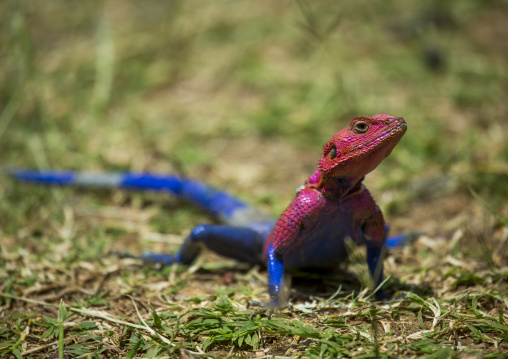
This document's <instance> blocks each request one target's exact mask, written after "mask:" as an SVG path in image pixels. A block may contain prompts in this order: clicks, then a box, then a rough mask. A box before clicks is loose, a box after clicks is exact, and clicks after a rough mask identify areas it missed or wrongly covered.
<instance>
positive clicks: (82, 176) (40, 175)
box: [7, 169, 273, 226]
mask: <svg viewBox="0 0 508 359" xmlns="http://www.w3.org/2000/svg"><path fill="white" fill-rule="evenodd" d="M7 173H8V174H10V175H11V176H13V177H14V178H16V179H18V180H20V181H25V182H34V183H41V184H48V185H69V186H79V187H86V188H90V187H93V188H123V189H133V190H151V191H161V192H169V193H171V194H173V195H175V196H177V197H181V198H184V199H186V200H188V201H190V202H192V203H194V204H197V205H198V206H200V207H201V208H203V209H205V210H206V211H208V212H209V213H211V214H212V215H213V216H215V217H217V218H218V219H220V220H222V221H223V222H224V223H226V224H229V225H235V226H250V225H251V224H253V223H258V222H267V221H270V222H271V221H273V219H272V218H270V217H268V216H267V215H265V214H263V213H261V212H259V211H258V210H256V209H254V208H252V207H250V206H248V205H247V204H246V203H244V202H242V201H240V200H239V199H237V198H235V197H233V196H231V195H230V194H228V193H226V192H224V191H220V190H218V189H215V188H213V187H210V186H208V185H206V184H204V183H202V182H199V181H195V180H191V179H186V178H182V177H179V176H174V175H158V174H151V173H87V172H72V171H37V170H23V169H17V170H7Z"/></svg>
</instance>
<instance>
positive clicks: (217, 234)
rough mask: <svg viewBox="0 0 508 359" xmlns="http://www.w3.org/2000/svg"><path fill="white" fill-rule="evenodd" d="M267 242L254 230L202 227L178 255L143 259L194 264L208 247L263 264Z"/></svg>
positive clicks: (192, 235) (189, 238) (230, 227)
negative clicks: (263, 254)
mask: <svg viewBox="0 0 508 359" xmlns="http://www.w3.org/2000/svg"><path fill="white" fill-rule="evenodd" d="M264 242H265V238H264V237H263V235H262V234H260V233H259V232H257V231H255V230H253V229H250V228H246V227H233V226H223V225H214V224H201V225H199V226H197V227H195V228H194V229H193V230H192V232H191V233H190V234H189V236H188V237H187V238H185V240H184V242H183V244H182V246H181V247H180V249H179V250H178V252H177V253H176V254H174V255H172V254H155V253H149V254H144V255H143V256H142V258H143V259H144V260H146V261H148V262H158V263H163V264H173V263H181V264H191V263H192V262H193V261H194V260H195V259H196V257H197V256H198V255H199V253H200V252H201V249H202V247H203V245H204V246H205V247H206V248H208V249H211V250H212V251H214V252H216V253H217V254H220V255H222V256H225V257H228V258H233V259H236V260H238V261H240V262H245V263H251V264H261V263H262V252H263V246H264Z"/></svg>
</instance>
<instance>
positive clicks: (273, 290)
mask: <svg viewBox="0 0 508 359" xmlns="http://www.w3.org/2000/svg"><path fill="white" fill-rule="evenodd" d="M266 265H267V267H268V293H269V294H270V299H271V302H272V303H271V304H274V305H280V304H282V303H279V299H280V298H279V297H280V294H281V291H282V289H283V288H282V286H283V282H284V266H283V264H282V261H281V259H280V257H279V256H278V255H277V251H276V250H275V248H274V246H273V244H270V246H269V247H268V252H267V264H266Z"/></svg>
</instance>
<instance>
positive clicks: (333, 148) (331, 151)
mask: <svg viewBox="0 0 508 359" xmlns="http://www.w3.org/2000/svg"><path fill="white" fill-rule="evenodd" d="M336 157H337V147H335V146H334V147H332V149H331V150H330V159H331V160H333V159H334V158H336Z"/></svg>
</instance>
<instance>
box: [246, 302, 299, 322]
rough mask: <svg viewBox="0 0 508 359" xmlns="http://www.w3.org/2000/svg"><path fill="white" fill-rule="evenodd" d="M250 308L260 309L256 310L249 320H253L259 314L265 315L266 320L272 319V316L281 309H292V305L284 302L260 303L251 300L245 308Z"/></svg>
mask: <svg viewBox="0 0 508 359" xmlns="http://www.w3.org/2000/svg"><path fill="white" fill-rule="evenodd" d="M250 307H261V308H260V309H258V310H255V311H254V313H252V315H251V316H250V320H254V318H256V317H257V316H258V315H260V314H266V317H267V318H268V319H271V318H272V314H274V313H279V312H280V311H281V310H282V309H285V308H293V304H291V303H290V302H285V303H284V304H280V303H278V302H275V301H272V302H270V303H262V302H258V301H255V300H252V301H250V302H249V303H248V306H247V308H250Z"/></svg>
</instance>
